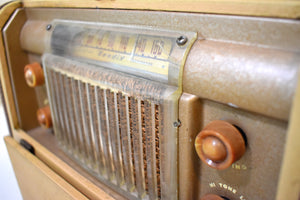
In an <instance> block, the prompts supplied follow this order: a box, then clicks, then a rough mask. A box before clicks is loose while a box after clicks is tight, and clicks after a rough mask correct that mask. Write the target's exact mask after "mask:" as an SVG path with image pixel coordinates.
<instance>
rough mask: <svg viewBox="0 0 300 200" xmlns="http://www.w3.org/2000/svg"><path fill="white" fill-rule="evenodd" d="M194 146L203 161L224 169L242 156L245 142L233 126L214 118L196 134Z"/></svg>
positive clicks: (213, 166)
mask: <svg viewBox="0 0 300 200" xmlns="http://www.w3.org/2000/svg"><path fill="white" fill-rule="evenodd" d="M195 148H196V151H197V154H198V156H199V157H200V158H201V160H202V161H203V162H204V163H206V164H207V165H209V166H210V167H212V168H215V169H226V168H228V167H230V166H231V164H232V163H234V162H235V161H237V160H239V159H240V158H241V157H242V155H243V154H244V153H245V150H246V144H245V140H244V138H243V136H242V134H241V132H240V131H239V130H238V129H237V128H236V127H235V126H233V125H232V124H230V123H228V122H226V121H222V120H216V121H212V122H210V123H209V124H208V125H207V126H206V127H205V128H204V129H203V130H202V131H201V132H200V133H199V134H198V135H197V137H196V140H195Z"/></svg>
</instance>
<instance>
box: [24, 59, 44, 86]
mask: <svg viewBox="0 0 300 200" xmlns="http://www.w3.org/2000/svg"><path fill="white" fill-rule="evenodd" d="M24 76H25V80H26V83H27V84H28V86H30V87H36V86H39V85H43V84H44V82H45V78H44V72H43V69H42V67H41V65H40V64H39V63H37V62H35V63H31V64H28V65H26V66H25V68H24Z"/></svg>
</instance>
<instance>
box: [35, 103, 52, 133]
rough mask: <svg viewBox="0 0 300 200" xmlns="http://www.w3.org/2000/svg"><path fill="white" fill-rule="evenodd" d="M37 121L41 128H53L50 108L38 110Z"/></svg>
mask: <svg viewBox="0 0 300 200" xmlns="http://www.w3.org/2000/svg"><path fill="white" fill-rule="evenodd" d="M37 119H38V122H39V123H40V125H41V126H43V127H45V128H50V127H51V126H52V118H51V112H50V107H49V106H45V107H43V108H40V109H38V111H37Z"/></svg>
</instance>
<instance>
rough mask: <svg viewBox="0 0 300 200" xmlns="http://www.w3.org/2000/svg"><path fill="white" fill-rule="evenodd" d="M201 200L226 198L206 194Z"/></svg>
mask: <svg viewBox="0 0 300 200" xmlns="http://www.w3.org/2000/svg"><path fill="white" fill-rule="evenodd" d="M200 200H224V198H222V197H220V196H219V195H215V194H206V195H204V196H203V197H202V198H201V199H200Z"/></svg>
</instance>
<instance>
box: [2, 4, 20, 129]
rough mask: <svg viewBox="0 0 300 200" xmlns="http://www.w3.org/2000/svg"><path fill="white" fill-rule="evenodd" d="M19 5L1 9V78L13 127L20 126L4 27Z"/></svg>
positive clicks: (8, 5) (9, 5) (6, 6)
mask: <svg viewBox="0 0 300 200" xmlns="http://www.w3.org/2000/svg"><path fill="white" fill-rule="evenodd" d="M19 7H21V3H20V2H19V1H16V2H13V3H9V4H7V5H5V6H4V7H2V8H1V10H0V80H1V84H2V87H3V88H2V89H3V95H4V99H5V102H6V106H7V111H8V118H9V123H10V126H11V127H17V126H18V119H17V113H16V108H15V106H14V105H15V104H14V103H13V102H14V99H13V94H12V87H11V85H10V79H9V72H8V67H7V61H6V55H5V47H4V41H3V35H2V29H3V27H4V26H5V24H6V22H7V21H8V20H9V18H10V16H11V15H12V13H13V12H14V11H15V10H16V9H17V8H19Z"/></svg>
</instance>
